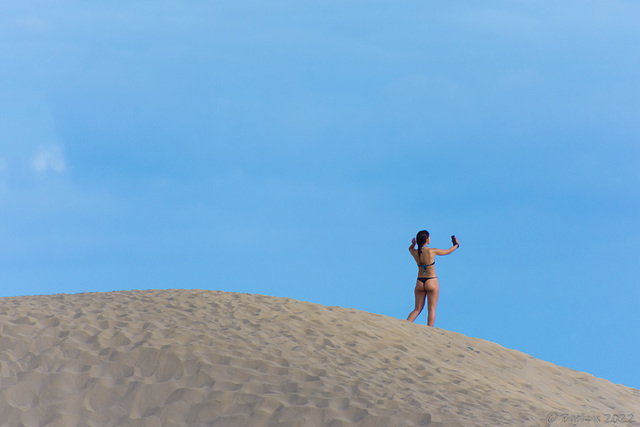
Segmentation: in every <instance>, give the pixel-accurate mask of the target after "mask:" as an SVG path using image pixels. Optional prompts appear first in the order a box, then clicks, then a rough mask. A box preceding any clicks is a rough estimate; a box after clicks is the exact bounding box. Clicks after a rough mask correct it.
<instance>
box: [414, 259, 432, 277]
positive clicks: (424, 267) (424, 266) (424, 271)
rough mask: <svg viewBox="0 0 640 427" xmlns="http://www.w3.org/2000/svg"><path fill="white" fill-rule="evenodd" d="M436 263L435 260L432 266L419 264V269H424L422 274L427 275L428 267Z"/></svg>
mask: <svg viewBox="0 0 640 427" xmlns="http://www.w3.org/2000/svg"><path fill="white" fill-rule="evenodd" d="M435 263H436V261H435V260H434V261H433V262H432V263H431V264H418V267H422V274H427V267H430V266H432V265H434V264H435Z"/></svg>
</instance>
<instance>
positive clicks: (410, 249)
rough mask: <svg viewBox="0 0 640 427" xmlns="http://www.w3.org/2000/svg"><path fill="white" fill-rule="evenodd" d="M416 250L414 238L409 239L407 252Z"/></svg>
mask: <svg viewBox="0 0 640 427" xmlns="http://www.w3.org/2000/svg"><path fill="white" fill-rule="evenodd" d="M415 251H416V239H415V237H414V238H413V239H411V246H409V252H411V253H414V252H415Z"/></svg>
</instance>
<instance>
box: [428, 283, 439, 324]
mask: <svg viewBox="0 0 640 427" xmlns="http://www.w3.org/2000/svg"><path fill="white" fill-rule="evenodd" d="M429 282H431V283H429ZM427 283H428V285H427V325H429V326H433V324H434V323H436V305H438V294H439V293H440V286H438V280H437V279H436V280H429V281H428V282H427Z"/></svg>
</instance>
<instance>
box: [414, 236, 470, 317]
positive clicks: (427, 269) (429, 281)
mask: <svg viewBox="0 0 640 427" xmlns="http://www.w3.org/2000/svg"><path fill="white" fill-rule="evenodd" d="M430 241H431V237H429V232H428V231H427V230H422V231H420V232H418V235H417V236H416V238H415V239H412V240H411V246H409V252H411V255H413V258H414V259H415V260H416V263H418V279H417V280H416V289H415V294H416V308H415V310H413V311H412V312H411V313H410V314H409V317H407V320H408V321H410V322H413V321H415V320H416V317H418V315H419V314H420V312H421V311H422V309H423V308H424V300H425V297H426V298H427V313H428V314H427V325H429V326H433V324H434V323H435V321H436V305H437V304H438V293H439V286H438V277H437V276H436V269H435V267H434V264H435V263H436V262H435V256H436V255H449V254H450V253H451V252H453V251H455V250H456V249H458V247H459V246H460V244H459V243H458V239H456V236H451V243H452V244H453V246H451V247H450V248H449V249H436V248H429V247H427V245H428V244H429V242H430ZM416 243H417V244H418V249H417V250H416V248H415V246H416Z"/></svg>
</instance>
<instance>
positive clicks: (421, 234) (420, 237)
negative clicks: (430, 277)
mask: <svg viewBox="0 0 640 427" xmlns="http://www.w3.org/2000/svg"><path fill="white" fill-rule="evenodd" d="M428 238H429V232H428V231H427V230H422V231H418V234H417V235H416V243H417V244H418V259H420V255H422V247H423V246H424V245H425V244H426V243H427V239H428Z"/></svg>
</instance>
